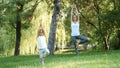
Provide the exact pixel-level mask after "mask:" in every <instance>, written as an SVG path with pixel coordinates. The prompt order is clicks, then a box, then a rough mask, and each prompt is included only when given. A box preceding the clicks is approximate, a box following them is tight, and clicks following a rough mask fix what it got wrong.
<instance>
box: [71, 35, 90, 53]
mask: <svg viewBox="0 0 120 68" xmlns="http://www.w3.org/2000/svg"><path fill="white" fill-rule="evenodd" d="M76 39H80V40H81V41H80V43H79V44H83V43H85V42H88V39H87V37H85V36H81V35H78V36H72V42H73V44H74V47H75V52H76V54H78V50H77V47H76Z"/></svg>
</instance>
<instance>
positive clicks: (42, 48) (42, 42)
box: [38, 25, 49, 65]
mask: <svg viewBox="0 0 120 68" xmlns="http://www.w3.org/2000/svg"><path fill="white" fill-rule="evenodd" d="M38 50H39V56H40V61H41V63H42V65H44V58H45V56H46V55H48V54H49V50H48V49H47V44H46V38H45V32H44V30H43V28H42V25H40V29H39V30H38Z"/></svg>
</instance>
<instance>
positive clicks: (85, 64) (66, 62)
mask: <svg viewBox="0 0 120 68" xmlns="http://www.w3.org/2000/svg"><path fill="white" fill-rule="evenodd" d="M0 68H120V50H115V51H107V52H106V51H91V52H80V53H79V55H75V54H74V53H73V52H67V53H62V54H55V55H50V56H47V57H46V58H45V66H44V67H42V66H41V64H40V61H39V56H38V55H27V56H26V55H24V56H9V57H0Z"/></svg>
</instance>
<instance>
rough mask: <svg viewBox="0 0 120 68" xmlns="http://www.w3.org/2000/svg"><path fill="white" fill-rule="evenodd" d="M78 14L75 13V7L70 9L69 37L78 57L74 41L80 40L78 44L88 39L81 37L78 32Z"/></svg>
mask: <svg viewBox="0 0 120 68" xmlns="http://www.w3.org/2000/svg"><path fill="white" fill-rule="evenodd" d="M79 26H80V24H79V13H78V11H77V8H76V6H75V5H73V6H72V9H71V30H72V32H71V36H72V42H73V44H74V47H75V52H76V54H77V55H78V49H77V45H76V39H80V43H79V44H82V43H85V42H87V41H88V39H87V38H86V37H85V36H81V35H80V31H79Z"/></svg>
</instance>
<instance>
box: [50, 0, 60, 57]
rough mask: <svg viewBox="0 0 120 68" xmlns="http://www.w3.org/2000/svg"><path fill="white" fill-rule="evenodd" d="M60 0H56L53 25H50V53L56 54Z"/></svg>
mask: <svg viewBox="0 0 120 68" xmlns="http://www.w3.org/2000/svg"><path fill="white" fill-rule="evenodd" d="M60 1H61V0H54V11H53V15H52V20H51V25H50V32H49V38H48V48H49V50H50V54H51V55H53V54H54V46H55V41H56V39H55V37H56V28H57V22H58V18H59V12H60Z"/></svg>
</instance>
